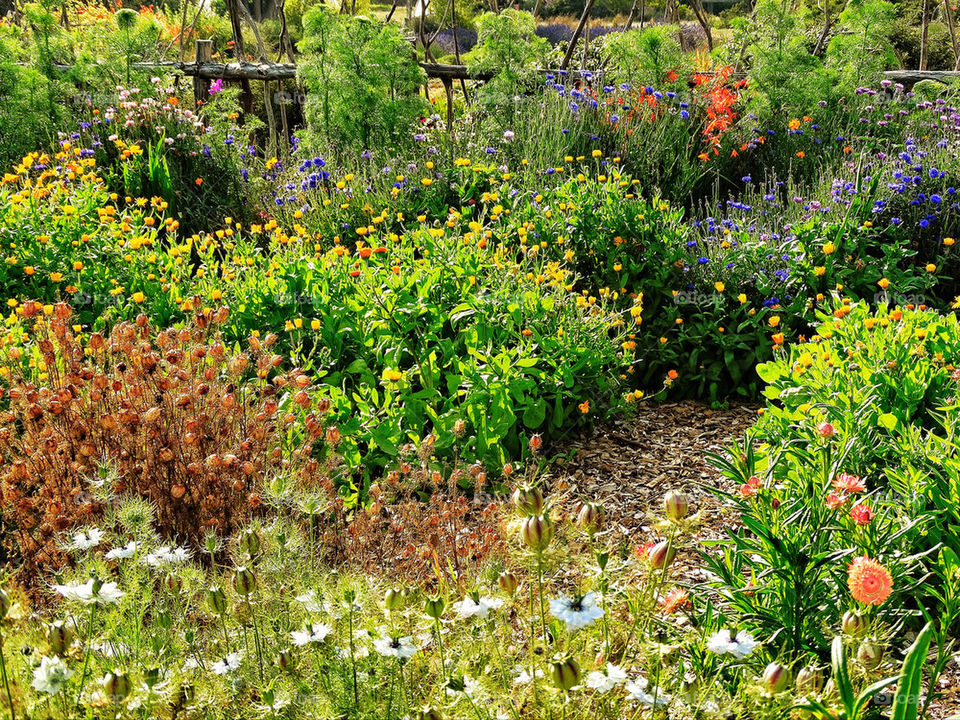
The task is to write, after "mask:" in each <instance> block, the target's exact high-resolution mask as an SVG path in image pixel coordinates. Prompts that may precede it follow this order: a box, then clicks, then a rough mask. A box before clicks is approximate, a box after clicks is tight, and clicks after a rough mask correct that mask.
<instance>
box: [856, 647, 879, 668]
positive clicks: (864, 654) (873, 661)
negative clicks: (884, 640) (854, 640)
mask: <svg viewBox="0 0 960 720" xmlns="http://www.w3.org/2000/svg"><path fill="white" fill-rule="evenodd" d="M857 662H859V663H860V664H861V665H863V667H864V669H865V670H876V669H877V668H878V667H880V663H882V662H883V648H882V647H880V645H878V644H877V643H875V642H872V641H870V640H866V641H864V642H862V643H860V647H859V648H857Z"/></svg>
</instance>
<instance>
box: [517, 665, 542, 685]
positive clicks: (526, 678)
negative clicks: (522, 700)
mask: <svg viewBox="0 0 960 720" xmlns="http://www.w3.org/2000/svg"><path fill="white" fill-rule="evenodd" d="M543 677H544V674H543V670H540V669H539V668H536V669H534V671H533V675H531V674H530V673H528V672H527V671H526V670H525V669H523V668H521V669H520V672H518V673H517V677H516V678H515V679H514V681H513V684H514V685H529V684H530V683H532V682H533V681H534V680H535V679H538V680H539V679H543Z"/></svg>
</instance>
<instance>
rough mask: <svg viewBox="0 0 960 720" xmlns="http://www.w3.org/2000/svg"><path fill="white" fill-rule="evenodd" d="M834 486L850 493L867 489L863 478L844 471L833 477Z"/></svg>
mask: <svg viewBox="0 0 960 720" xmlns="http://www.w3.org/2000/svg"><path fill="white" fill-rule="evenodd" d="M833 486H834V487H835V488H836V489H837V490H842V491H843V492H848V493H860V492H863V491H864V490H866V489H867V486H866V485H865V484H864V482H863V480H861V479H860V478H859V477H858V476H856V475H851V474H850V473H843V472H842V473H840V474H839V475H837V477H835V478H834V479H833Z"/></svg>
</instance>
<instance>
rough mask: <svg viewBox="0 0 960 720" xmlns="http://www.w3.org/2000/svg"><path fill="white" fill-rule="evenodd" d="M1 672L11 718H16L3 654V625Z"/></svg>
mask: <svg viewBox="0 0 960 720" xmlns="http://www.w3.org/2000/svg"><path fill="white" fill-rule="evenodd" d="M0 673H3V687H4V689H5V690H6V691H7V701H8V702H9V703H10V720H16V718H17V713H16V711H15V710H14V709H13V695H12V694H11V693H10V681H9V680H8V679H7V661H6V659H5V658H4V656H3V629H2V627H0Z"/></svg>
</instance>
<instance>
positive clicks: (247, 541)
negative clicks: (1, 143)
mask: <svg viewBox="0 0 960 720" xmlns="http://www.w3.org/2000/svg"><path fill="white" fill-rule="evenodd" d="M238 544H239V547H240V551H241V552H243V553H245V554H246V555H247V557H250V558H254V557H256V556H257V555H259V554H260V547H261V543H260V535H259V534H257V531H256V530H244V531H243V532H242V533H241V534H240V541H239V543H238Z"/></svg>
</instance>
